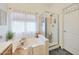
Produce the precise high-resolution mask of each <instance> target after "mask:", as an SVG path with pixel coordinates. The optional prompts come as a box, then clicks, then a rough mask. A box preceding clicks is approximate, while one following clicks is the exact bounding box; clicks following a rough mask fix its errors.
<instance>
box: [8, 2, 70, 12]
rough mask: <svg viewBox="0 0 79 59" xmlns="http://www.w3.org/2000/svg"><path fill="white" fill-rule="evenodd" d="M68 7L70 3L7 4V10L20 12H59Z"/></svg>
mask: <svg viewBox="0 0 79 59" xmlns="http://www.w3.org/2000/svg"><path fill="white" fill-rule="evenodd" d="M68 5H70V3H9V4H7V6H8V10H13V11H18V12H19V11H20V12H21V11H22V12H28V13H29V12H32V13H33V12H34V13H35V12H44V11H49V12H51V11H55V10H61V9H63V8H65V7H67V6H68Z"/></svg>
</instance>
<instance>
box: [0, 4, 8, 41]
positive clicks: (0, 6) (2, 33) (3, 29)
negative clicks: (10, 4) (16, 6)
mask: <svg viewBox="0 0 79 59" xmlns="http://www.w3.org/2000/svg"><path fill="white" fill-rule="evenodd" d="M6 6H7V4H1V3H0V9H1V10H4V11H6V10H7V7H6ZM7 30H8V26H7V25H0V36H2V40H1V39H0V40H1V41H3V40H5V35H6V32H7Z"/></svg>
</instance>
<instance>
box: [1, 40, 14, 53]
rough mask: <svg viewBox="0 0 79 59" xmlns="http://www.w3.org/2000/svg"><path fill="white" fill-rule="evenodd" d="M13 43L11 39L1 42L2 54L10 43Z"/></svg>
mask: <svg viewBox="0 0 79 59" xmlns="http://www.w3.org/2000/svg"><path fill="white" fill-rule="evenodd" d="M11 44H12V41H11V40H9V41H5V42H0V54H2V53H3V52H4V51H5V50H6V49H7V47H8V46H9V45H11Z"/></svg>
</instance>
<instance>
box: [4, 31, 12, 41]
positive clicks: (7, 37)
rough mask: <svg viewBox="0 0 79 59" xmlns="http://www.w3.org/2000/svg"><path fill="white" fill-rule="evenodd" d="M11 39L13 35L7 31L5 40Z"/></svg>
mask: <svg viewBox="0 0 79 59" xmlns="http://www.w3.org/2000/svg"><path fill="white" fill-rule="evenodd" d="M12 38H13V33H12V32H11V31H9V32H8V33H7V34H6V39H7V40H11V39H12Z"/></svg>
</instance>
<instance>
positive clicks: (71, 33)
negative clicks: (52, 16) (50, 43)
mask: <svg viewBox="0 0 79 59" xmlns="http://www.w3.org/2000/svg"><path fill="white" fill-rule="evenodd" d="M64 48H65V49H66V50H68V51H69V52H71V53H72V54H79V10H76V11H73V12H70V13H68V14H65V15H64Z"/></svg>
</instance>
